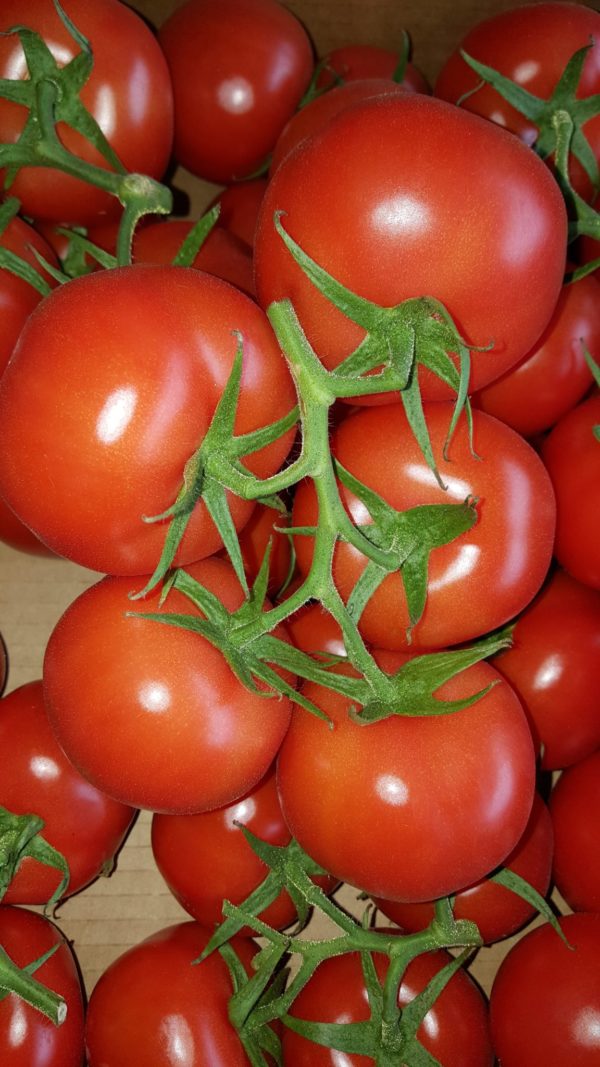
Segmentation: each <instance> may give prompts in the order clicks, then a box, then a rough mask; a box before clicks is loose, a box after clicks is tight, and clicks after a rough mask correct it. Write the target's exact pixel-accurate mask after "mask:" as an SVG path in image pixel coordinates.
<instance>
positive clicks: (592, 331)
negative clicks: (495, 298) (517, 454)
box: [475, 275, 600, 437]
mask: <svg viewBox="0 0 600 1067" xmlns="http://www.w3.org/2000/svg"><path fill="white" fill-rule="evenodd" d="M585 348H587V349H588V351H590V352H592V353H593V352H595V353H597V354H600V283H599V282H598V281H597V280H596V279H595V278H593V277H592V276H591V275H590V276H588V277H587V278H582V279H581V280H580V281H578V282H577V283H575V284H572V285H565V286H563V289H562V292H561V294H560V297H559V300H558V304H557V305H556V311H555V312H554V315H553V316H552V318H551V320H550V322H549V323H548V326H547V327H546V329H545V330H544V333H543V334H542V336H541V337H540V339H539V341H538V343H537V344H536V345H535V347H534V349H533V351H531V352H529V353H528V354H527V355H526V356H525V359H523V360H522V361H521V362H520V363H519V364H517V366H516V367H513V368H512V370H509V371H508V372H507V373H506V374H504V375H503V376H502V378H498V379H497V380H496V381H495V382H492V384H491V385H488V386H487V387H486V388H485V389H482V390H481V392H480V393H478V394H477V396H476V398H475V403H476V404H477V406H478V407H480V408H482V410H483V411H487V412H488V414H489V415H495V416H496V418H497V419H502V421H503V422H506V423H508V425H509V426H512V427H513V429H514V430H517V431H518V432H519V433H522V434H523V436H524V437H533V436H535V435H536V434H538V433H541V432H542V431H543V430H549V429H550V427H551V426H553V425H554V423H555V422H558V420H559V419H560V418H561V417H562V416H563V415H565V414H566V412H567V411H569V410H570V409H571V408H572V407H575V404H578V403H579V401H580V400H581V399H582V397H583V396H584V395H585V393H587V391H588V389H589V387H590V385H591V384H592V376H591V373H590V370H589V368H588V365H587V363H586V361H585V356H584V350H585Z"/></svg>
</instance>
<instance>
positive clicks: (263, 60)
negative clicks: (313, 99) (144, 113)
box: [159, 0, 313, 184]
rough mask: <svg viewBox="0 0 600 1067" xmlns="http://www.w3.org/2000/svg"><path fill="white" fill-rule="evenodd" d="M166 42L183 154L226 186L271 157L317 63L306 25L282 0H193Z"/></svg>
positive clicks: (190, 165)
mask: <svg viewBox="0 0 600 1067" xmlns="http://www.w3.org/2000/svg"><path fill="white" fill-rule="evenodd" d="M159 40H160V43H161V45H162V48H163V50H164V53H165V55H166V57H167V61H168V64H169V67H170V70H171V76H172V79H173V91H174V97H175V156H176V158H177V160H178V161H179V162H180V163H182V164H183V166H184V167H187V169H188V170H190V171H191V172H192V174H196V175H198V176H199V177H201V178H206V179H208V180H209V181H213V182H222V183H223V184H226V183H228V182H232V181H234V180H238V179H240V178H247V177H250V176H251V175H252V174H253V173H254V172H255V171H256V170H258V168H259V167H260V166H261V165H262V164H263V163H264V162H265V160H266V158H267V156H268V154H269V152H270V151H271V149H272V148H273V145H274V144H275V141H276V140H277V137H278V136H279V133H280V131H281V130H282V128H283V126H284V125H285V123H286V122H287V120H288V118H289V117H290V115H291V114H292V113H293V112H294V110H295V108H296V106H297V105H298V103H299V102H300V99H301V97H302V94H303V93H304V91H305V89H306V88H307V86H308V83H309V81H310V76H311V73H312V68H313V59H312V51H311V45H310V41H309V39H308V36H307V34H306V31H305V30H304V28H303V26H302V25H301V23H300V22H299V21H298V20H297V19H296V18H295V17H294V16H293V15H292V13H291V12H290V11H288V10H287V9H286V8H285V7H284V6H283V5H282V4H278V3H276V2H275V0H187V3H184V4H183V5H182V6H181V7H179V8H178V9H177V10H176V11H174V12H173V14H172V15H171V16H170V17H169V18H168V19H167V20H166V22H165V23H164V24H163V26H162V27H161V29H160V32H159Z"/></svg>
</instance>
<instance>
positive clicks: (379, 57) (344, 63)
mask: <svg viewBox="0 0 600 1067" xmlns="http://www.w3.org/2000/svg"><path fill="white" fill-rule="evenodd" d="M399 61H400V55H399V53H398V52H393V51H392V50H391V49H389V48H378V47H377V46H376V45H371V44H347V45H344V46H343V47H342V48H333V49H332V50H331V52H328V53H327V55H326V56H324V57H323V59H322V60H321V62H322V63H323V64H324V67H323V70H322V71H321V73H320V74H319V77H318V78H317V86H318V87H319V88H329V87H332V86H333V85H334V84H335V75H337V76H338V77H339V78H341V79H342V81H343V82H353V81H358V80H361V79H362V78H393V77H394V74H395V72H396V69H397V67H398V64H399ZM399 85H401V86H402V88H403V89H409V90H411V91H412V92H416V93H429V92H431V90H430V88H429V85H428V84H427V79H426V78H425V77H424V75H423V74H422V73H421V71H420V70H418V69H417V67H415V65H414V63H410V62H409V63H407V64H406V69H405V71H404V77H403V78H402V81H401V82H399Z"/></svg>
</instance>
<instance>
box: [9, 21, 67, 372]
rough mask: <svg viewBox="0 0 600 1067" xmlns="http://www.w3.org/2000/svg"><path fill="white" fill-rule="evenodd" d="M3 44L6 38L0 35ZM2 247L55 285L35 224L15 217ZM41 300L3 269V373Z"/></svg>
mask: <svg viewBox="0 0 600 1067" xmlns="http://www.w3.org/2000/svg"><path fill="white" fill-rule="evenodd" d="M1 47H2V38H1V37H0V48H1ZM0 247H2V248H5V249H7V250H8V251H9V252H14V253H15V255H17V256H19V258H20V259H24V260H25V262H26V263H29V265H30V266H31V267H34V268H35V270H36V271H37V273H38V274H40V275H41V277H42V278H43V279H44V280H45V281H46V282H48V283H49V284H50V285H54V284H55V282H54V281H53V279H52V278H51V276H50V275H49V274H48V273H47V272H46V271H45V270H44V269H43V268H42V267H41V266H40V263H39V261H38V260H37V259H36V257H35V254H34V251H33V250H34V249H35V251H36V252H38V253H39V255H41V256H43V258H44V259H46V260H47V261H48V263H50V264H52V266H53V267H58V260H57V258H56V256H55V255H54V252H53V251H52V248H51V247H50V246H49V244H48V243H47V242H46V241H45V240H44V239H43V237H41V236H40V234H39V233H37V232H36V231H35V230H34V228H33V226H29V225H28V224H27V223H26V222H24V221H23V219H19V218H14V219H11V221H10V222H9V224H8V226H7V227H6V228H5V229H4V230H3V231H2V234H0ZM41 299H42V297H41V294H40V293H38V291H37V289H34V287H33V286H32V285H30V284H29V282H26V281H23V279H22V278H18V277H17V276H16V274H13V273H12V272H11V271H9V270H6V268H1V269H0V374H2V371H3V370H4V368H5V366H6V364H7V363H8V361H9V359H10V357H11V355H12V350H13V348H14V347H15V344H16V342H17V338H18V336H19V334H20V332H21V330H22V329H23V325H24V323H25V322H26V321H27V318H28V317H29V315H30V314H31V312H32V311H33V309H34V307H36V306H37V305H38V304H39V302H40V300H41Z"/></svg>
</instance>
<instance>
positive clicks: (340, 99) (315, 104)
mask: <svg viewBox="0 0 600 1067" xmlns="http://www.w3.org/2000/svg"><path fill="white" fill-rule="evenodd" d="M405 91H406V90H405V88H404V86H403V85H399V84H398V83H397V82H394V81H391V80H390V79H384V78H381V77H379V78H375V77H373V78H364V79H362V80H360V81H358V80H357V81H349V82H348V83H347V84H346V85H340V86H338V87H337V88H334V89H330V90H328V92H326V93H323V95H322V96H317V97H315V99H314V100H311V101H310V103H308V104H306V105H305V106H304V107H302V108H300V110H299V111H296V112H295V114H293V115H292V117H291V118H290V120H289V122H287V123H286V125H285V126H284V128H283V130H282V131H281V134H280V135H279V138H278V140H277V143H276V145H275V148H274V149H273V155H272V158H271V165H270V167H269V174H270V175H271V177H273V175H274V174H275V172H276V171H277V170H278V169H279V167H280V166H281V164H282V163H283V161H284V159H286V157H287V156H288V155H289V154H290V152H292V151H293V150H294V148H296V146H297V145H299V144H301V143H302V141H304V140H305V139H306V138H307V137H312V136H313V134H315V133H318V132H319V130H322V129H324V128H325V126H326V125H327V123H328V122H329V121H330V120H331V119H332V118H335V116H336V115H339V114H341V112H342V111H345V110H346V108H348V107H352V105H353V104H357V103H362V101H363V100H370V99H371V97H374V96H382V95H386V94H390V93H392V94H394V95H395V94H396V93H404V92H405Z"/></svg>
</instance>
